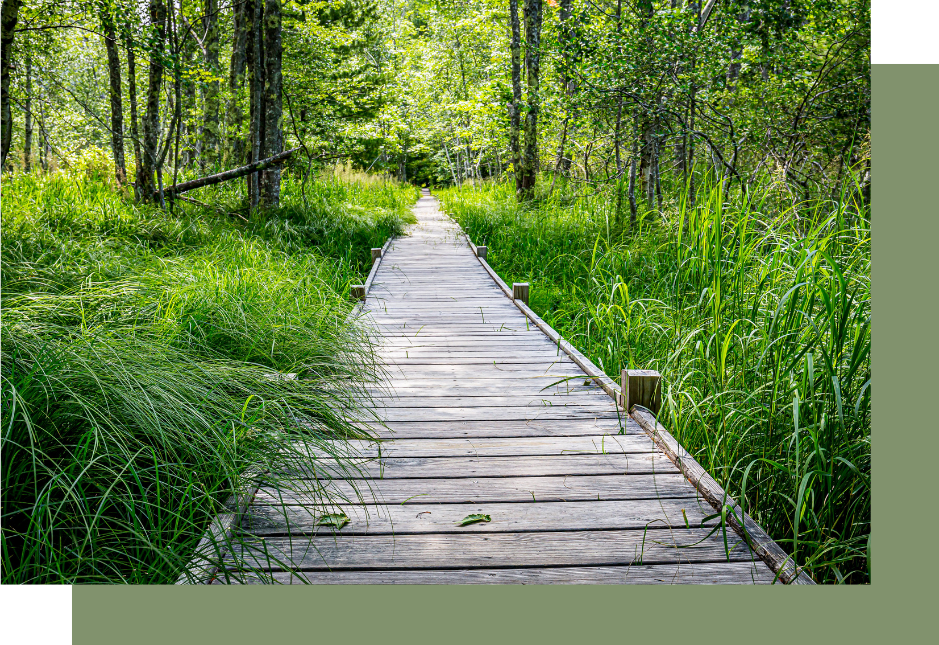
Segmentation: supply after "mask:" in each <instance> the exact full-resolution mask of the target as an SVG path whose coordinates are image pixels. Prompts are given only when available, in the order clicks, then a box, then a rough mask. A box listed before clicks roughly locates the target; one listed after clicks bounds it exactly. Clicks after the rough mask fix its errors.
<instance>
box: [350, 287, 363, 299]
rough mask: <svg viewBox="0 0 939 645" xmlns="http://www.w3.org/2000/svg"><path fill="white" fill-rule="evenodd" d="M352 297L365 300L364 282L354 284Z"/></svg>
mask: <svg viewBox="0 0 939 645" xmlns="http://www.w3.org/2000/svg"><path fill="white" fill-rule="evenodd" d="M352 299H353V300H365V285H364V284H354V285H352Z"/></svg>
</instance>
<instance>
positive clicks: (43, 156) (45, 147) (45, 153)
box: [39, 83, 49, 172]
mask: <svg viewBox="0 0 939 645" xmlns="http://www.w3.org/2000/svg"><path fill="white" fill-rule="evenodd" d="M44 102H45V95H44V93H43V91H42V84H41V83H40V85H39V165H40V166H41V167H42V170H43V172H48V170H49V135H48V134H47V133H46V108H45V107H44Z"/></svg>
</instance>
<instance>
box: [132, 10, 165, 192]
mask: <svg viewBox="0 0 939 645" xmlns="http://www.w3.org/2000/svg"><path fill="white" fill-rule="evenodd" d="M149 13H150V24H151V26H152V27H153V29H154V34H155V36H156V42H155V45H154V46H155V48H156V50H157V51H153V52H151V54H150V73H149V84H148V86H147V111H146V114H145V115H144V118H143V151H142V153H143V154H142V155H141V159H140V162H141V163H140V172H139V173H138V175H137V187H138V190H139V192H140V196H141V198H142V199H144V200H146V201H150V200H151V199H152V195H153V192H154V172H155V171H156V170H157V165H158V164H157V159H158V155H159V150H158V146H159V142H160V88H161V86H162V84H163V66H162V65H161V64H160V56H159V54H160V51H159V50H162V48H163V44H164V40H165V38H166V5H164V4H163V0H150V7H149Z"/></svg>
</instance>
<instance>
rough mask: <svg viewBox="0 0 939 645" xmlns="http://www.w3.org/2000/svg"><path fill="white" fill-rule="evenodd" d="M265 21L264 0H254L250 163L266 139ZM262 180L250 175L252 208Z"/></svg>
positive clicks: (249, 195)
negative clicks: (263, 33) (264, 109)
mask: <svg viewBox="0 0 939 645" xmlns="http://www.w3.org/2000/svg"><path fill="white" fill-rule="evenodd" d="M263 22H264V0H255V1H254V15H253V18H252V20H251V39H250V45H249V46H250V54H251V56H250V58H249V60H250V64H251V101H250V102H251V125H250V134H249V137H250V144H251V148H250V149H251V158H250V160H249V162H250V163H255V162H257V161H259V160H260V159H261V142H262V141H263V139H264V125H265V119H264V118H263V116H262V115H263V103H264V94H263V92H264V39H263V38H262V32H263V28H262V26H263ZM259 187H260V180H259V177H258V174H257V173H255V174H252V175H249V177H248V199H249V202H250V205H251V208H257V207H258V204H259V203H260V192H259Z"/></svg>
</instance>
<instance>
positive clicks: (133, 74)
mask: <svg viewBox="0 0 939 645" xmlns="http://www.w3.org/2000/svg"><path fill="white" fill-rule="evenodd" d="M124 48H125V49H126V50H127V98H128V99H129V100H130V134H131V138H132V139H133V143H134V175H135V177H136V179H135V188H134V192H135V193H136V197H137V199H141V195H142V193H141V192H140V190H139V182H140V176H141V165H140V164H141V158H140V133H139V130H138V128H137V55H136V53H135V52H134V46H133V43H132V42H131V40H130V37H129V36H126V37H125V40H124Z"/></svg>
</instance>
